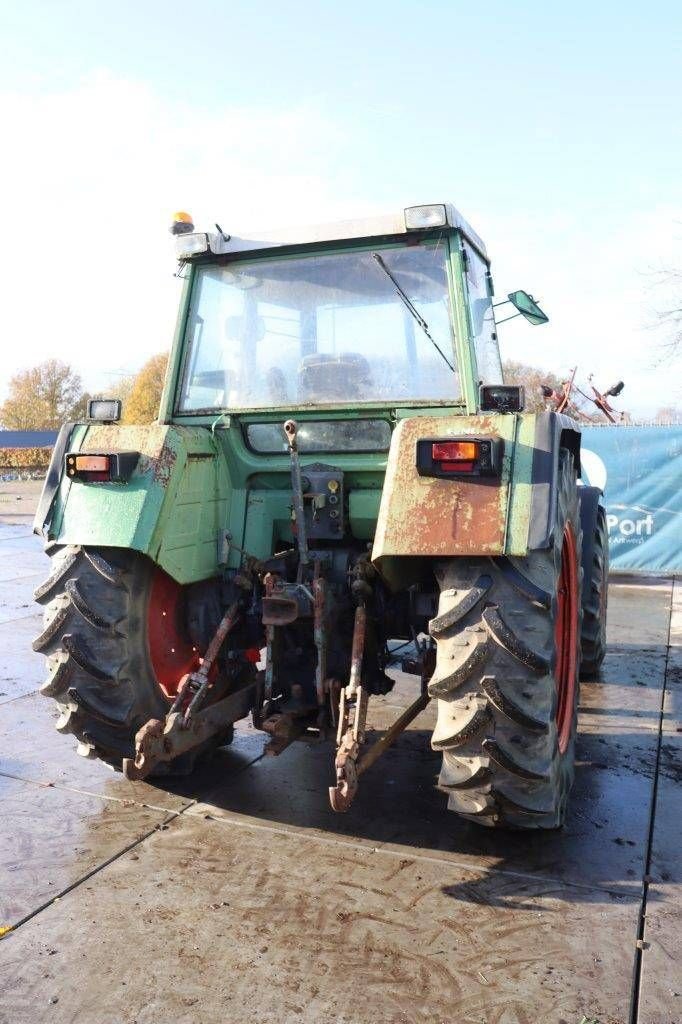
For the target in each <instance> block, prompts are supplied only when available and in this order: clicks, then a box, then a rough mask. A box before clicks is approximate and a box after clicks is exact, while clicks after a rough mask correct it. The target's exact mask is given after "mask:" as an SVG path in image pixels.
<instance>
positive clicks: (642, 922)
mask: <svg viewBox="0 0 682 1024" xmlns="http://www.w3.org/2000/svg"><path fill="white" fill-rule="evenodd" d="M679 586H680V577H679V576H674V577H673V579H672V586H671V588H670V615H669V618H668V638H667V639H668V643H667V647H666V657H665V669H664V672H663V686H662V687H661V703H660V708H659V715H658V744H657V747H656V761H655V766H654V780H653V786H652V790H651V804H650V808H649V824H648V832H647V843H646V852H645V857H644V874H643V879H642V896H641V900H640V906H639V914H638V916H637V932H636V936H635V937H636V943H635V956H634V963H633V970H632V987H631V990H630V1014H629V1017H628V1021H629V1024H638V1021H639V999H640V994H641V984H642V967H643V962H644V958H643V956H642V953H643V950H644V934H645V932H646V911H647V900H648V895H649V884H650V881H649V879H650V872H651V855H652V852H653V843H654V831H655V827H656V804H657V801H658V781H659V778H660V766H661V748H662V745H663V723H664V719H665V698H666V693H667V689H668V671H669V668H670V655H671V651H672V639H673V637H672V625H673V613H674V611H675V594H676V591H677V590H678V589H679Z"/></svg>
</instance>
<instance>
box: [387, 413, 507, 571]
mask: <svg viewBox="0 0 682 1024" xmlns="http://www.w3.org/2000/svg"><path fill="white" fill-rule="evenodd" d="M503 419H504V421H505V422H504V423H501V422H500V421H501V420H503ZM513 431H514V418H513V417H511V416H508V417H506V418H503V417H499V416H466V417H464V416H452V417H450V416H445V417H435V416H420V417H415V418H414V419H409V420H404V421H403V422H402V423H401V424H400V425H399V426H398V428H397V429H396V431H395V432H394V434H393V440H392V442H391V450H390V453H389V458H388V467H387V470H386V480H385V483H384V491H383V494H382V498H381V507H380V510H379V519H378V522H377V531H376V537H375V542H374V550H373V552H372V559H373V560H374V561H376V560H378V559H380V558H382V557H383V556H385V555H410V556H413V555H417V556H419V555H431V556H434V555H436V556H438V555H440V556H443V555H457V554H461V555H488V554H499V553H501V552H502V551H503V550H504V537H505V528H506V512H507V491H508V486H509V455H508V452H507V451H505V456H504V460H503V466H502V473H501V476H500V477H499V478H494V479H490V478H481V477H477V478H475V479H473V478H472V479H471V480H463V479H461V478H460V479H457V480H447V479H441V478H433V477H423V476H419V474H418V473H417V466H416V444H417V441H418V440H419V439H420V438H424V437H443V438H446V437H448V436H451V437H460V436H466V435H467V434H471V435H479V436H480V435H484V436H485V435H497V436H501V437H502V438H503V439H504V440H505V443H506V444H505V447H506V449H509V448H510V447H511V445H510V444H509V442H510V440H511V439H512V438H513Z"/></svg>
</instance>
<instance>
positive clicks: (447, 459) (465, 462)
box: [417, 437, 503, 477]
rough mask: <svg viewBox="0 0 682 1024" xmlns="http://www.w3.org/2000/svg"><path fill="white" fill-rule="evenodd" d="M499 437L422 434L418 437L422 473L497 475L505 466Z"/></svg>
mask: <svg viewBox="0 0 682 1024" xmlns="http://www.w3.org/2000/svg"><path fill="white" fill-rule="evenodd" d="M502 450H503V448H502V440H501V438H499V437H467V438H463V437H462V438H442V439H434V438H423V439H421V440H419V441H417V472H418V473H419V475H420V476H437V477H453V476H462V477H472V476H473V477H480V476H487V477H494V476H499V475H500V469H501V466H502Z"/></svg>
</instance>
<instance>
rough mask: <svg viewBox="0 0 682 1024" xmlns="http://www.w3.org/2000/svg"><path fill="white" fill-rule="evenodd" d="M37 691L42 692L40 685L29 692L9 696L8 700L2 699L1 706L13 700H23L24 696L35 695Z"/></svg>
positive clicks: (0, 700)
mask: <svg viewBox="0 0 682 1024" xmlns="http://www.w3.org/2000/svg"><path fill="white" fill-rule="evenodd" d="M36 693H40V688H39V687H36V689H35V690H29V691H28V693H17V694H15V696H14V697H8V698H7V700H2V699H0V706H2V705H3V704H11V703H12V701H13V700H21V698H22V697H33V696H34V695H35V694H36Z"/></svg>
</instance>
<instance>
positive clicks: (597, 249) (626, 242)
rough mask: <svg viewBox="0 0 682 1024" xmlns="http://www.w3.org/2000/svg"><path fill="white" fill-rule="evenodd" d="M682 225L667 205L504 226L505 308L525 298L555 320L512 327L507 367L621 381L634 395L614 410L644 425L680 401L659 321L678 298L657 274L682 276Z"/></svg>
mask: <svg viewBox="0 0 682 1024" xmlns="http://www.w3.org/2000/svg"><path fill="white" fill-rule="evenodd" d="M676 225H678V226H679V225H682V207H680V208H678V207H671V206H667V205H653V206H651V207H650V208H648V209H640V210H634V211H633V210H618V211H617V212H616V213H615V214H613V213H612V212H605V211H589V210H581V209H580V208H579V207H578V208H577V209H575V208H574V209H573V210H567V211H561V212H560V213H557V214H555V215H553V216H552V215H550V216H547V215H544V216H541V215H540V214H539V213H538V214H537V215H533V214H530V215H528V213H527V212H525V211H524V212H522V213H519V214H518V215H517V216H506V215H504V214H503V215H502V216H500V217H498V218H496V219H495V221H494V223H492V224H491V238H492V237H494V247H493V246H492V245H491V249H492V251H493V256H494V262H493V276H494V280H495V285H496V290H497V294H498V301H500V300H501V299H503V298H504V296H505V295H506V293H507V292H509V291H511V290H512V289H514V288H526V289H527V290H528V291H531V292H532V293H533V294H534V295H535V296H536V297H537V298H538V299H539V300H540V301H541V304H542V306H543V308H544V309H545V310H546V311H547V313H548V314H549V317H550V323H549V325H548V326H546V327H537V328H530V327H527V326H526V324H525V323H524V321H523V320H518V321H512V322H510V323H509V324H504V325H503V326H502V327H501V328H500V332H499V334H500V346H501V349H502V354H503V357H504V358H513V359H521V360H523V361H524V362H528V363H531V364H534V365H539V366H544V367H546V368H548V369H552V370H556V371H557V372H558V373H564V372H567V371H568V370H569V369H570V368H572V367H573V366H575V365H576V364H577V365H578V367H579V373H578V377H579V379H581V380H582V381H583V384H584V383H585V382H586V380H587V377H588V375H589V374H594V382H595V384H596V385H597V386H598V387H602V388H605V387H608V386H609V385H610V384H612V383H614V382H615V381H616V380H619V379H622V380H624V381H625V385H626V387H625V391H624V392H623V395H622V397H621V398H619V399H618V401H617V402H616V403H614V404H616V405H617V406H618V408H621V409H628V410H631V411H633V412H634V413H635V414H637V415H650V414H652V413H653V412H654V411H655V410H656V409H658V408H659V407H660V406H662V405H668V404H670V403H671V401H674V400H675V398H676V397H677V398H679V394H677V395H676V394H675V387H674V384H673V383H672V382H671V377H674V369H673V368H672V367H671V366H670V365H668V366H667V367H666V366H662V365H661V362H660V359H661V352H662V348H661V343H662V341H663V333H662V331H661V330H660V329H659V327H658V321H657V315H656V311H657V310H660V309H665V308H667V305H668V304H669V302H670V300H671V291H672V284H671V282H670V281H665V280H662V278H661V275H660V274H657V273H656V271H657V270H659V269H660V268H662V267H678V268H680V267H682V252H681V251H680V249H681V246H680V237H681V236H682V227H679V228H678V229H677V230H676ZM484 237H486V236H485V235H484ZM678 304H679V296H678ZM499 312H500V315H501V316H502V315H504V313H503V310H500V311H499Z"/></svg>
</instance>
